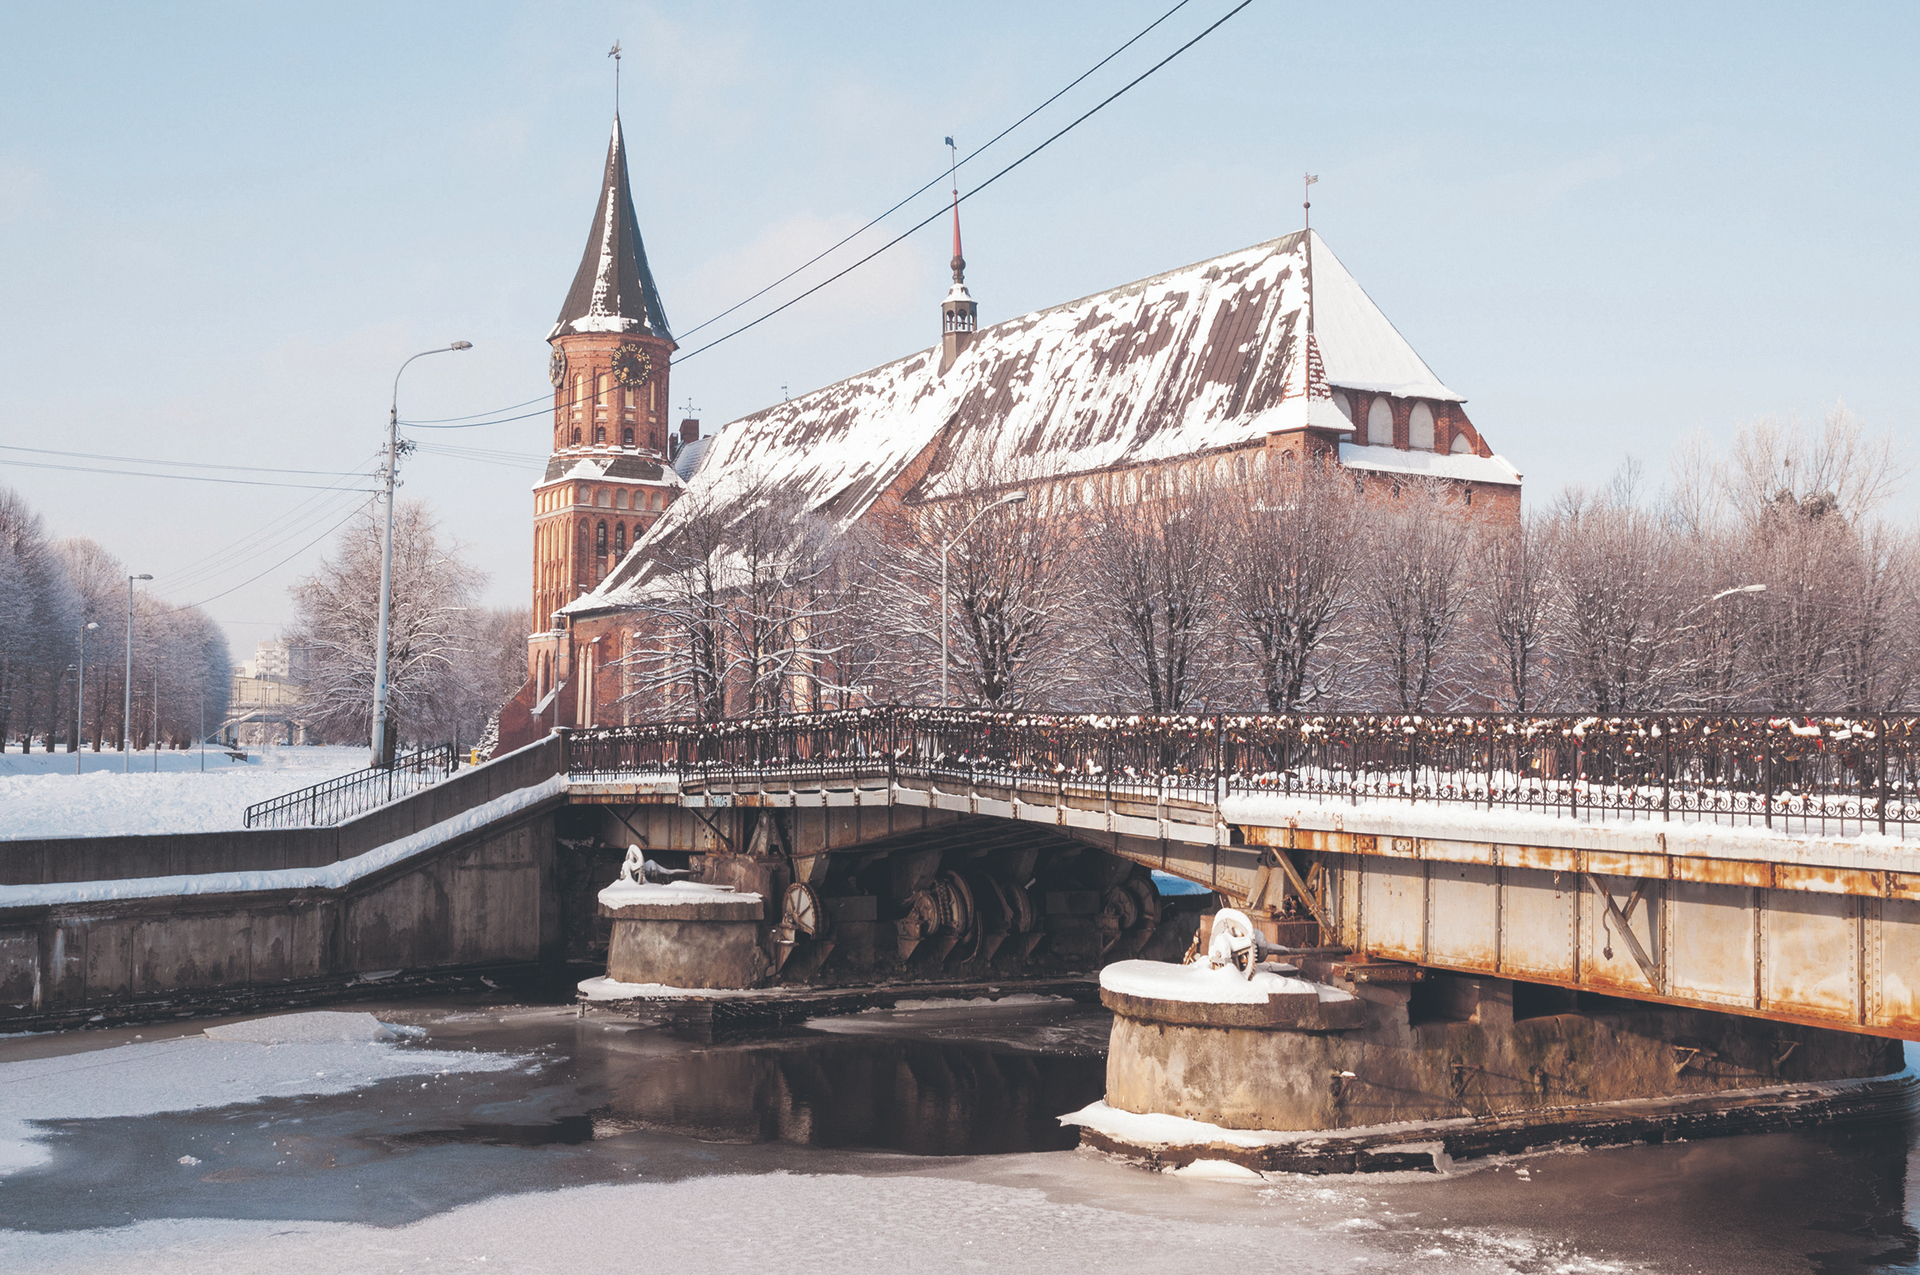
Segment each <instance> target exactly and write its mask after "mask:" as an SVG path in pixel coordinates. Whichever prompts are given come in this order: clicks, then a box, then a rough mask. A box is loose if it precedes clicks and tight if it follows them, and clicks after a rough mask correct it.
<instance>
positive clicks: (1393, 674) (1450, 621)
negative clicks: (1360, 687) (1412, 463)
mask: <svg viewBox="0 0 1920 1275" xmlns="http://www.w3.org/2000/svg"><path fill="white" fill-rule="evenodd" d="M1457 500H1458V498H1457V497H1456V496H1455V495H1454V493H1453V492H1452V490H1451V489H1450V488H1449V487H1448V486H1447V485H1446V484H1445V483H1443V482H1439V481H1437V480H1427V479H1410V480H1407V481H1406V482H1404V483H1403V484H1401V486H1400V488H1399V492H1398V495H1397V496H1396V497H1395V498H1394V500H1393V502H1392V503H1391V504H1390V505H1388V506H1386V507H1385V508H1378V509H1376V511H1375V512H1374V513H1373V519H1374V522H1373V528H1372V532H1371V534H1370V535H1369V537H1368V540H1369V543H1368V546H1367V548H1368V555H1367V564H1366V568H1365V570H1364V571H1363V572H1362V573H1361V581H1362V588H1361V593H1360V599H1361V610H1362V614H1363V616H1364V628H1363V632H1362V634H1361V647H1362V650H1363V651H1364V653H1365V654H1366V656H1367V657H1368V659H1369V661H1370V663H1371V664H1372V665H1373V667H1374V669H1375V670H1376V673H1377V676H1378V677H1379V678H1380V679H1381V681H1383V682H1384V688H1385V695H1384V698H1385V700H1386V701H1387V703H1388V704H1389V705H1391V706H1392V707H1395V708H1397V709H1398V710H1399V711H1400V712H1403V713H1424V712H1427V711H1430V710H1431V709H1433V708H1434V707H1435V706H1436V701H1439V700H1442V699H1445V698H1450V696H1451V695H1452V693H1454V692H1455V690H1456V689H1457V688H1455V687H1454V686H1453V685H1452V681H1453V678H1452V676H1451V674H1452V669H1451V667H1450V665H1451V657H1452V656H1453V654H1454V651H1453V639H1454V637H1455V634H1456V630H1457V629H1458V627H1459V624H1460V619H1461V616H1462V613H1463V611H1464V609H1465V607H1466V601H1467V595H1466V591H1465V589H1463V588H1462V583H1463V582H1462V563H1463V561H1464V558H1465V555H1466V551H1467V545H1466V538H1467V533H1466V531H1465V529H1464V526H1463V522H1464V520H1463V518H1462V517H1461V510H1460V508H1458V506H1457Z"/></svg>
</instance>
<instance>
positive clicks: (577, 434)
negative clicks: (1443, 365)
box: [573, 425, 580, 447]
mask: <svg viewBox="0 0 1920 1275" xmlns="http://www.w3.org/2000/svg"><path fill="white" fill-rule="evenodd" d="M573 445H574V446H575V447H578V446H579V445H580V427H579V426H578V425H576V426H574V427H573Z"/></svg>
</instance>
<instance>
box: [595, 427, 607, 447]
mask: <svg viewBox="0 0 1920 1275" xmlns="http://www.w3.org/2000/svg"><path fill="white" fill-rule="evenodd" d="M593 441H594V442H596V443H600V444H602V445H604V444H605V443H606V441H607V427H606V426H605V425H595V426H594V427H593Z"/></svg>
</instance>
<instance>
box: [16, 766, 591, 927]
mask: <svg viewBox="0 0 1920 1275" xmlns="http://www.w3.org/2000/svg"><path fill="white" fill-rule="evenodd" d="M566 790H567V779H566V776H565V775H555V776H553V777H552V778H550V779H547V780H545V781H544V782H542V783H537V784H533V785H531V786H530V787H526V788H521V789H518V790H516V791H514V792H510V793H508V794H506V795H505V796H504V797H495V798H494V799H493V800H492V801H489V802H487V803H486V804H485V805H480V806H475V807H474V808H473V809H472V810H468V811H466V812H464V813H462V814H458V815H455V816H454V817H453V818H451V819H443V820H441V821H440V822H439V823H436V824H434V825H433V826H432V827H430V828H422V829H421V830H420V831H419V832H416V833H414V834H413V835H412V836H410V837H402V838H401V839H400V840H398V841H389V842H388V843H387V844H386V845H384V846H376V847H375V848H373V849H372V850H369V851H367V852H366V853H365V854H359V855H355V856H354V857H353V858H351V859H342V860H340V861H339V862H338V863H329V864H327V865H326V866H324V867H319V868H280V869H277V870H274V871H270V872H208V873H202V874H200V875H197V876H177V877H133V878H129V879H126V880H121V881H60V882H56V883H54V884H52V885H4V886H0V908H23V907H45V906H48V905H51V904H56V903H105V902H108V901H110V900H113V899H155V898H164V897H167V896H169V895H177V894H235V893H239V892H242V891H249V890H338V889H340V888H341V887H343V886H346V885H348V884H351V883H352V882H354V881H357V880H359V879H360V878H361V877H363V876H366V875H367V874H368V873H370V872H377V871H379V870H380V869H381V868H386V867H390V866H392V865H393V864H396V863H399V862H401V861H403V860H405V859H409V858H412V857H413V856H414V855H416V854H420V853H422V852H424V851H427V850H431V849H433V848H434V847H435V846H437V845H439V844H441V843H442V842H445V841H450V840H452V839H453V838H455V837H458V836H463V835H464V834H466V833H469V832H472V831H474V830H475V829H477V828H482V827H484V826H486V825H487V824H489V823H492V822H493V821H494V820H496V819H502V818H505V817H506V816H508V815H510V814H513V813H514V812H515V811H518V810H523V809H525V808H526V807H528V806H532V805H536V804H538V803H539V802H541V801H544V800H546V799H547V798H548V797H552V796H555V795H557V794H560V793H564V792H565V791H566Z"/></svg>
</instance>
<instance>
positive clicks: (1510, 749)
mask: <svg viewBox="0 0 1920 1275" xmlns="http://www.w3.org/2000/svg"><path fill="white" fill-rule="evenodd" d="M564 734H565V746H566V768H567V771H568V773H570V774H572V775H574V776H575V777H577V778H587V779H591V778H594V777H600V778H616V777H619V776H625V775H633V774H641V773H660V774H668V775H675V776H679V777H680V778H682V779H683V780H692V781H696V782H700V783H703V784H731V785H738V784H741V783H743V782H745V783H752V782H765V781H767V780H803V781H810V782H818V783H821V784H829V785H830V784H832V783H835V782H858V781H861V780H876V781H877V780H882V779H886V780H892V779H897V778H900V777H902V776H908V777H922V778H932V779H950V780H956V781H959V782H963V783H971V784H991V783H999V784H1008V783H1018V784H1019V785H1020V786H1021V787H1029V786H1032V785H1048V786H1057V787H1059V788H1060V789H1061V790H1062V791H1066V790H1072V791H1074V792H1087V791H1102V790H1104V791H1105V792H1107V793H1108V794H1119V795H1129V796H1135V797H1140V796H1148V797H1152V796H1156V795H1158V796H1166V797H1177V796H1184V797H1188V798H1191V799H1194V800H1198V801H1212V800H1217V799H1219V798H1222V797H1226V796H1229V795H1234V796H1238V795H1243V794H1258V793H1270V794H1278V795H1284V796H1288V797H1302V798H1307V799H1310V800H1319V801H1328V802H1332V801H1338V802H1349V803H1353V804H1356V805H1357V804H1359V803H1360V802H1363V801H1411V802H1437V803H1446V804H1451V805H1455V806H1465V807H1475V808H1479V809H1483V810H1507V811H1520V812H1528V813H1535V814H1545V815H1553V816H1558V817H1565V818H1574V819H1581V820H1588V821H1596V822H1610V821H1630V820H1664V821H1670V822H1685V823H1711V824H1723V825H1734V826H1760V827H1766V828H1774V829H1779V830H1782V831H1788V832H1801V833H1810V834H1822V835H1836V836H1844V835H1850V834H1866V833H1874V834H1883V835H1888V836H1895V837H1905V836H1906V834H1907V832H1908V830H1909V828H1910V826H1920V715H1916V714H1899V715H1892V714H1889V715H1885V716H1878V717H1844V716H1788V715H1779V714H1771V715H1770V714H1720V715H1701V714H1683V713H1675V714H1651V715H1639V716H1631V717H1595V716H1576V715H1555V716H1518V715H1510V714H1479V715H1463V716H1448V717H1409V716H1391V715H1375V716H1358V715H1355V716H1344V715H1326V716H1306V715H1298V716H1211V717H1118V716H1102V715H1082V716H1055V715H1046V714H1031V713H1012V714H1006V713H989V712H979V711H971V710H954V709H923V708H873V709H854V710H847V711H843V712H832V713H818V714H809V715H796V716H785V717H777V718H747V719H733V720H726V721H719V722H708V723H693V722H663V723H653V724H648V725H639V726H620V727H601V728H594V729H587V730H575V731H567V732H564Z"/></svg>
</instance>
